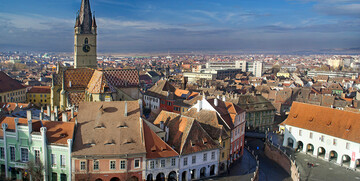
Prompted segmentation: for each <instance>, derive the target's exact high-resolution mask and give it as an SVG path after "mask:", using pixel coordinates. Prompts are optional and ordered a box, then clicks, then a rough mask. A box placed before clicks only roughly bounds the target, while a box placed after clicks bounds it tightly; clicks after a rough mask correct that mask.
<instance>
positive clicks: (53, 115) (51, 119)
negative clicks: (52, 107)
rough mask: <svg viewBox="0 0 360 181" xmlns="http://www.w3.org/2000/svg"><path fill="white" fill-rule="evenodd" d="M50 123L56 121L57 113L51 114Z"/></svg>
mask: <svg viewBox="0 0 360 181" xmlns="http://www.w3.org/2000/svg"><path fill="white" fill-rule="evenodd" d="M50 121H55V113H53V112H52V113H51V114H50Z"/></svg>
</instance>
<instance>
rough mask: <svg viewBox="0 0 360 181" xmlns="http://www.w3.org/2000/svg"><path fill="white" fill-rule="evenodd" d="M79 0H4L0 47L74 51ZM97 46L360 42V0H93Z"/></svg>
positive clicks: (190, 48) (221, 47) (273, 46)
mask: <svg viewBox="0 0 360 181" xmlns="http://www.w3.org/2000/svg"><path fill="white" fill-rule="evenodd" d="M80 4H81V0H14V1H13V0H0V51H9V50H11V51H14V50H20V51H37V52H72V51H73V42H74V38H73V35H74V24H75V17H76V13H77V11H78V10H79V9H80ZM90 4H91V10H92V11H93V12H94V13H95V16H96V20H97V25H98V52H99V53H101V52H103V53H133V52H144V53H147V52H255V51H279V52H287V51H289V52H291V51H306V50H315V51H316V50H324V49H335V48H336V49H348V48H359V47H360V0H181V1H179V0H90Z"/></svg>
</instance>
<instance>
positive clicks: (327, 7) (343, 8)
mask: <svg viewBox="0 0 360 181" xmlns="http://www.w3.org/2000/svg"><path fill="white" fill-rule="evenodd" d="M314 8H315V10H317V11H318V12H321V13H324V14H327V15H344V16H355V17H360V4H341V5H340V4H316V5H315V6H314Z"/></svg>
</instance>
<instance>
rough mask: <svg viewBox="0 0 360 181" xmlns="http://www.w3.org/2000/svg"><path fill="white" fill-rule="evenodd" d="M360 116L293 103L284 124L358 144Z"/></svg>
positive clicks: (359, 139) (359, 141)
mask: <svg viewBox="0 0 360 181" xmlns="http://www.w3.org/2000/svg"><path fill="white" fill-rule="evenodd" d="M359 120H360V114H359V113H354V112H348V111H342V110H338V109H333V108H328V107H322V106H317V105H312V104H305V103H300V102H293V104H292V107H291V110H290V114H289V116H288V118H287V119H286V120H285V121H284V124H286V125H290V126H295V127H300V128H303V129H307V130H312V131H316V132H319V133H323V134H327V135H331V136H334V137H338V138H342V139H345V140H349V141H353V142H356V143H360V134H359V132H358V131H359V130H360V122H359Z"/></svg>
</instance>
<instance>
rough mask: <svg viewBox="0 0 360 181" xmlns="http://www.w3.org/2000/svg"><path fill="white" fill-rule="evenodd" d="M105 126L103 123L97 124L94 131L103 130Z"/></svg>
mask: <svg viewBox="0 0 360 181" xmlns="http://www.w3.org/2000/svg"><path fill="white" fill-rule="evenodd" d="M104 128H105V125H104V124H103V123H99V124H97V125H96V127H95V129H104Z"/></svg>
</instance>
